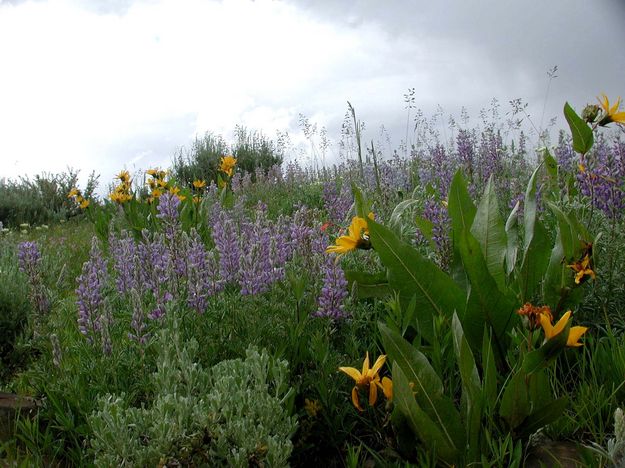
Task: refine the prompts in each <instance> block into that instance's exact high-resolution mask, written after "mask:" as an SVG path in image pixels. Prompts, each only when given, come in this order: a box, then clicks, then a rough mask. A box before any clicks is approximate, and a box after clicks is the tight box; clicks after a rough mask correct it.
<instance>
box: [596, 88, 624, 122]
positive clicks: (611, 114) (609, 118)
mask: <svg viewBox="0 0 625 468" xmlns="http://www.w3.org/2000/svg"><path fill="white" fill-rule="evenodd" d="M597 99H598V101H599V104H601V108H602V109H603V111H604V112H605V115H604V116H603V118H602V119H601V121H600V122H599V125H601V126H604V125H607V124H609V123H610V122H614V123H617V124H621V125H625V111H620V112H619V107H620V106H621V98H620V97H619V98H618V99H617V100H616V102H615V103H614V105H612V106H610V101H609V100H608V97H607V96H606V95H605V94H601V98H597Z"/></svg>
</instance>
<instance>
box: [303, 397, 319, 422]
mask: <svg viewBox="0 0 625 468" xmlns="http://www.w3.org/2000/svg"><path fill="white" fill-rule="evenodd" d="M304 409H305V410H306V413H308V416H310V417H311V418H314V417H316V416H317V413H318V412H319V411H321V403H319V402H318V401H317V400H309V399H308V398H306V399H305V400H304Z"/></svg>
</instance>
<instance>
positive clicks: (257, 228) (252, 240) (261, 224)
mask: <svg viewBox="0 0 625 468" xmlns="http://www.w3.org/2000/svg"><path fill="white" fill-rule="evenodd" d="M267 225H268V223H267V218H266V206H264V205H262V204H260V203H259V205H258V207H257V209H256V220H255V222H254V223H251V222H249V221H247V222H243V224H242V229H241V246H242V255H241V259H240V270H239V283H240V285H241V294H242V295H251V294H261V293H264V292H266V291H268V290H269V287H270V285H271V283H272V282H273V266H272V263H271V234H270V230H269V228H268V226H267Z"/></svg>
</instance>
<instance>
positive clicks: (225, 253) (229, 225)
mask: <svg viewBox="0 0 625 468" xmlns="http://www.w3.org/2000/svg"><path fill="white" fill-rule="evenodd" d="M211 228H212V236H213V242H214V243H215V249H216V250H217V252H218V253H219V276H220V277H221V278H222V279H223V280H224V281H225V282H236V281H237V280H238V275H239V260H240V257H241V248H240V246H239V236H238V232H237V225H236V223H235V221H234V219H233V218H232V216H231V215H230V214H229V213H228V212H226V210H224V209H223V208H222V207H221V206H220V205H219V204H215V206H214V207H213V213H212V216H211Z"/></svg>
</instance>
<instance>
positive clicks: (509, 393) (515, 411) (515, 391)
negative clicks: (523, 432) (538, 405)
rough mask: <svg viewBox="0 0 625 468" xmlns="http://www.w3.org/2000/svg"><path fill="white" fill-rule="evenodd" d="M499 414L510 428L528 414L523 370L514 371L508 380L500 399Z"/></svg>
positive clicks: (528, 408)
mask: <svg viewBox="0 0 625 468" xmlns="http://www.w3.org/2000/svg"><path fill="white" fill-rule="evenodd" d="M499 414H500V415H501V417H502V418H503V419H505V420H506V422H507V423H508V426H510V429H515V428H517V427H518V426H520V425H521V423H522V422H523V421H524V420H525V418H526V417H527V416H528V415H529V414H530V402H529V398H528V394H527V385H526V384H525V372H523V371H521V370H520V371H518V372H516V373H515V374H514V375H513V376H512V378H511V379H510V380H509V381H508V385H506V389H505V390H504V393H503V397H502V399H501V407H500V408H499Z"/></svg>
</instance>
